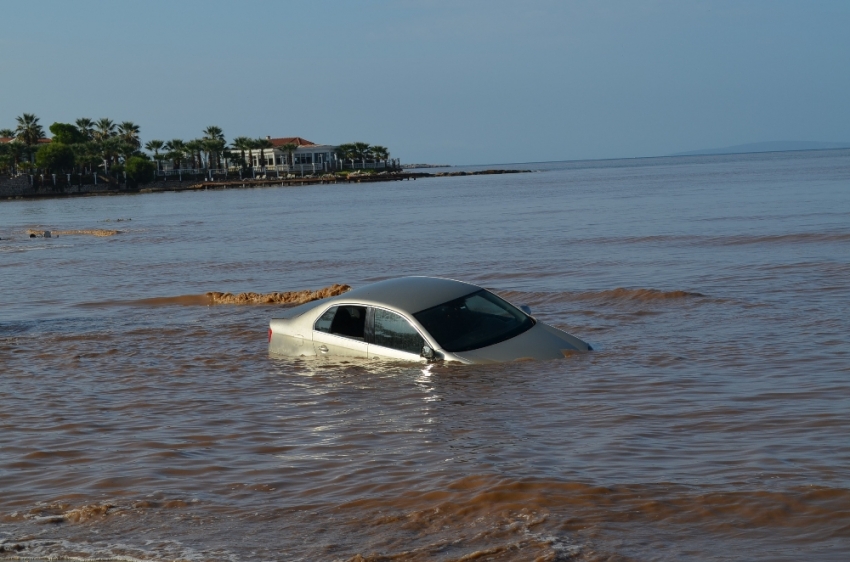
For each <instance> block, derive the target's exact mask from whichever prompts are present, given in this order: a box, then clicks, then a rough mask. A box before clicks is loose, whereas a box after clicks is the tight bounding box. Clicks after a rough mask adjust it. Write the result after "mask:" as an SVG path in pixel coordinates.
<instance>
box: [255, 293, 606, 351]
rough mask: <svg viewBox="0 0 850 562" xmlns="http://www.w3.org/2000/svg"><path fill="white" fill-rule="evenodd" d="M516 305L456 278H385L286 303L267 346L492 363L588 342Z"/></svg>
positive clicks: (572, 348) (272, 325)
mask: <svg viewBox="0 0 850 562" xmlns="http://www.w3.org/2000/svg"><path fill="white" fill-rule="evenodd" d="M522 308H523V309H524V310H523V309H521V308H517V307H516V306H514V305H512V304H510V303H509V302H507V301H505V300H504V299H502V298H500V297H498V296H496V295H494V294H493V293H491V292H490V291H488V290H486V289H482V288H481V287H477V286H475V285H472V284H469V283H464V282H462V281H454V280H452V279H440V278H435V277H401V278H398V279H388V280H386V281H380V282H378V283H372V284H370V285H366V286H363V287H360V288H358V289H354V290H352V291H349V292H347V293H345V294H342V295H339V296H336V297H330V298H326V299H321V300H317V301H313V302H309V303H307V304H303V305H301V306H296V307H294V308H290V309H286V310H284V311H283V313H282V315H281V317H279V318H273V319H272V320H271V322H270V324H269V353H271V354H273V355H287V356H320V357H321V356H326V357H333V358H342V357H360V358H370V359H390V360H406V361H438V360H444V361H458V362H461V363H496V362H502V361H515V360H519V359H554V358H559V357H564V356H566V355H569V354H570V353H572V352H574V351H587V350H590V349H592V348H591V347H590V345H588V344H587V343H585V342H583V341H582V340H580V339H578V338H577V337H575V336H571V335H570V334H568V333H566V332H564V331H562V330H559V329H557V328H553V327H552V326H549V325H547V324H544V323H543V322H540V321H539V320H536V319H535V318H534V317H533V316H531V315H530V314H529V312H530V310H528V309H527V307H522Z"/></svg>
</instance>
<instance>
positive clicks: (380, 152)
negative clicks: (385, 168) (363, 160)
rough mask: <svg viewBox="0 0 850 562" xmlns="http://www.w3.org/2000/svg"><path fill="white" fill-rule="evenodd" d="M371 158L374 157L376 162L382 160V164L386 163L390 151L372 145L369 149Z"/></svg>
mask: <svg viewBox="0 0 850 562" xmlns="http://www.w3.org/2000/svg"><path fill="white" fill-rule="evenodd" d="M371 151H372V156H374V157H375V159H376V160H383V161H384V164H386V163H387V160H389V159H390V151H389V150H387V147H385V146H380V145H374V146H372V147H371Z"/></svg>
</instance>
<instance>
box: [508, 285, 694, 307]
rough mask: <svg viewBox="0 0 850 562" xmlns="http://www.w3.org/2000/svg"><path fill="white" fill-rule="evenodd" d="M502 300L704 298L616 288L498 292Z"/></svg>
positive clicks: (529, 301)
mask: <svg viewBox="0 0 850 562" xmlns="http://www.w3.org/2000/svg"><path fill="white" fill-rule="evenodd" d="M499 295H501V296H502V297H503V298H505V299H507V300H509V301H511V302H513V303H518V304H551V303H559V302H574V301H606V302H612V301H620V302H629V301H637V302H652V301H668V300H681V299H694V298H705V297H706V295H704V294H703V293H697V292H693V291H682V290H676V291H661V290H659V289H643V288H638V289H626V288H624V287H618V288H616V289H608V290H604V291H588V292H570V291H563V292H523V291H499Z"/></svg>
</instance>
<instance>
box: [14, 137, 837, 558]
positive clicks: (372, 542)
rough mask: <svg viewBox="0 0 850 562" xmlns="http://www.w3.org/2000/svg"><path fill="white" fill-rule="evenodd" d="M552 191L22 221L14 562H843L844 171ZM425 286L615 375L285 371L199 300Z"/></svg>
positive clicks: (248, 322)
mask: <svg viewBox="0 0 850 562" xmlns="http://www.w3.org/2000/svg"><path fill="white" fill-rule="evenodd" d="M541 167H542V168H547V169H545V170H544V171H541V172H539V173H536V174H522V175H512V176H507V175H506V176H501V177H497V176H474V177H458V178H439V179H433V180H428V181H420V182H415V183H414V182H403V183H402V182H394V183H392V184H375V185H362V186H361V185H357V186H353V185H352V186H321V187H319V186H315V187H308V188H293V189H251V190H234V191H217V192H206V193H205V192H201V193H192V194H162V195H146V196H127V197H110V198H86V199H70V200H54V201H15V202H7V203H3V204H2V205H0V219H2V220H0V239H2V240H0V285H2V286H3V287H4V291H3V292H0V366H2V368H0V490H2V494H0V548H2V550H0V560H2V559H3V558H11V557H13V556H28V557H31V558H32V557H35V558H37V557H47V556H75V557H78V558H83V559H91V558H110V559H122V560H175V559H197V560H269V559H296V560H447V561H448V560H470V559H479V560H535V559H537V560H634V559H638V560H642V559H663V560H678V559H683V558H698V559H741V560H751V559H763V560H798V559H819V560H842V559H843V558H844V555H845V553H846V552H847V550H848V547H850V533H848V529H850V521H848V517H847V514H848V513H850V472H848V468H847V467H848V462H847V459H848V457H850V442H848V440H847V438H846V436H847V435H848V432H849V431H848V430H850V427H848V419H847V416H846V412H847V411H848V410H850V388H849V387H850V383H848V374H850V366H848V365H850V362H848V351H847V350H848V349H850V346H848V341H847V337H846V334H848V333H850V329H848V328H850V326H849V325H848V320H847V318H848V317H850V315H848V312H850V310H848V309H850V305H848V303H850V287H848V283H847V279H848V278H850V251H848V246H847V242H848V240H850V222H848V221H847V219H848V218H850V194H848V192H847V190H846V186H847V181H848V179H850V152H848V151H826V152H817V153H808V154H803V155H801V154H787V155H784V156H777V155H757V156H734V157H703V158H682V159H656V160H653V161H649V160H643V161H638V162H625V161H624V162H619V161H618V162H610V163H586V164H574V163H567V164H563V163H562V164H551V165H548V166H543V165H541ZM422 190H427V191H428V199H429V201H431V202H432V203H433V208H431V209H429V212H428V213H422V212H421V205H420V204H417V202H420V203H421V200H422ZM117 216H120V217H127V218H130V217H132V221H133V222H132V223H131V224H132V225H133V228H132V229H128V230H127V231H126V232H123V233H122V234H121V235H120V236H112V237H106V238H96V237H84V236H83V237H70V236H69V237H60V238H59V239H58V240H57V239H33V240H30V239H28V238H24V237H22V236H19V234H20V232H23V231H25V230H26V229H27V228H30V227H31V226H32V224H33V223H34V222H38V224H48V225H51V226H52V227H53V228H55V229H57V230H58V229H63V230H78V229H85V228H91V226H92V225H96V224H99V223H100V222H102V221H103V220H105V219H107V218H110V217H117ZM122 230H124V229H122ZM33 249H38V251H31V250H33ZM409 274H426V275H442V276H447V277H454V278H460V279H464V280H467V281H471V282H474V283H478V284H481V285H483V286H486V287H488V288H492V289H493V290H495V291H496V292H498V293H499V294H501V295H502V296H503V297H504V298H507V299H508V300H510V301H511V302H514V303H517V304H528V305H530V306H531V307H532V310H533V313H534V314H535V315H536V316H538V317H539V318H540V319H541V320H543V321H545V322H547V323H551V324H553V325H555V326H558V327H560V328H563V329H565V330H567V331H568V332H570V333H573V334H576V335H577V336H579V337H581V338H583V339H585V340H586V341H589V342H590V343H591V344H592V345H593V346H594V348H595V349H598V351H596V352H593V353H587V354H577V355H573V356H570V357H568V358H565V359H564V360H561V361H552V362H519V363H511V364H504V365H487V366H467V367H463V366H456V365H451V364H432V365H424V364H413V365H411V364H405V363H374V362H369V361H327V360H323V359H309V358H292V359H284V358H274V357H269V355H268V353H267V349H266V329H267V325H268V320H269V318H270V317H271V316H273V315H274V311H275V309H276V305H268V306H256V307H255V306H244V307H237V306H234V307H229V306H222V307H211V306H204V305H200V306H198V305H197V304H202V303H199V302H196V300H192V299H197V297H193V296H192V295H204V294H205V293H207V292H210V291H229V292H232V293H240V292H249V291H256V292H262V293H270V292H275V291H300V290H306V289H315V288H316V287H323V286H326V285H328V284H330V283H332V282H345V283H349V284H351V285H352V286H355V287H356V286H359V285H362V284H364V283H366V282H369V281H373V280H377V279H383V278H387V277H391V276H395V275H409ZM180 295H190V296H189V297H181V296H180ZM116 302H118V303H121V306H111V305H110V303H113V304H114V303H116ZM83 304H86V306H80V305H83ZM183 305H185V306H183ZM358 556H359V557H360V558H357V557H358Z"/></svg>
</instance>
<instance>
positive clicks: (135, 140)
mask: <svg viewBox="0 0 850 562" xmlns="http://www.w3.org/2000/svg"><path fill="white" fill-rule="evenodd" d="M118 136H120V137H121V139H122V140H123V141H124V142H126V143H127V144H130V145H132V146H134V147H136V148H139V146H141V144H142V143H141V141H140V140H139V126H138V125H136V124H135V123H133V122H132V121H123V122H122V123H121V124H120V125H118Z"/></svg>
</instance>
